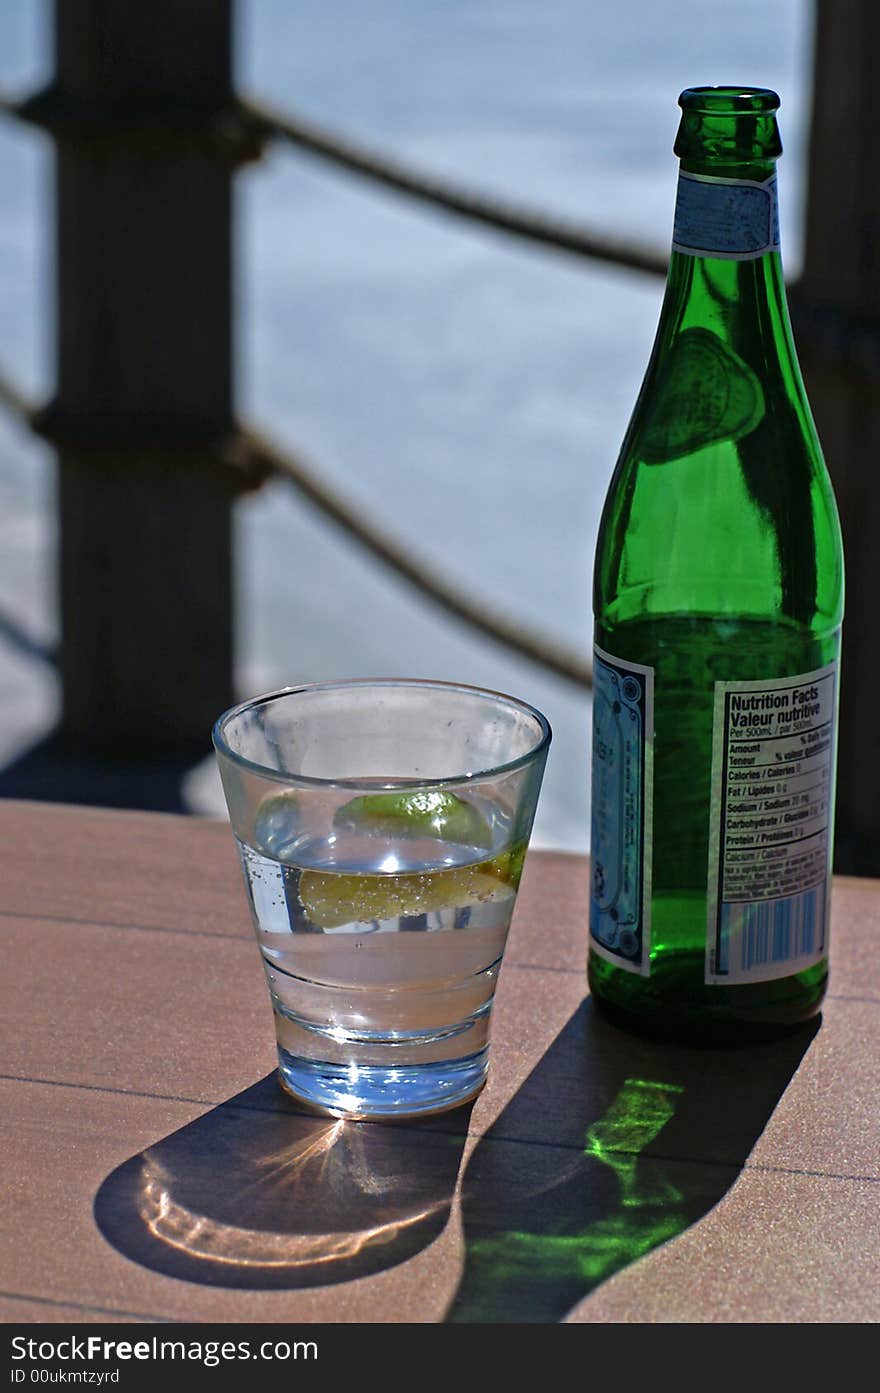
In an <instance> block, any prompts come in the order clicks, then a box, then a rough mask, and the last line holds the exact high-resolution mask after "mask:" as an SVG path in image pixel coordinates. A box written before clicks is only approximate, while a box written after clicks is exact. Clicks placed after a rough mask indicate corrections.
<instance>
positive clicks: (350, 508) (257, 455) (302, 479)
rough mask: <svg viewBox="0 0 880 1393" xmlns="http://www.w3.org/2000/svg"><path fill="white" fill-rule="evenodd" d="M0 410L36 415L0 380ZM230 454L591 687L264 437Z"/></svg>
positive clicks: (447, 605) (576, 660)
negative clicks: (273, 477) (287, 486)
mask: <svg viewBox="0 0 880 1393" xmlns="http://www.w3.org/2000/svg"><path fill="white" fill-rule="evenodd" d="M0 405H2V406H5V407H6V408H7V409H8V410H9V411H10V412H12V413H13V414H14V415H15V416H17V417H18V418H19V419H20V420H21V421H23V422H25V423H26V424H29V425H30V424H32V423H33V422H34V420H35V419H36V417H37V411H36V409H35V408H34V406H33V405H32V403H30V402H29V401H28V400H27V399H26V397H24V396H23V394H22V393H21V392H19V391H18V389H17V388H16V387H13V386H12V385H11V383H9V382H8V381H7V380H6V379H5V378H4V377H2V375H0ZM232 452H233V454H237V455H239V456H240V457H243V458H244V459H245V460H247V461H248V463H250V464H252V465H255V466H256V467H257V470H258V471H268V472H271V473H272V474H274V475H276V476H277V477H279V478H282V479H285V480H286V481H287V482H289V483H291V484H293V485H294V487H295V488H296V489H297V491H298V492H299V493H301V494H302V495H303V496H304V497H305V498H307V499H308V500H309V502H311V503H313V504H314V505H315V507H317V508H319V509H320V510H321V512H322V513H324V515H325V516H326V517H328V518H330V519H331V520H332V521H333V522H334V523H336V524H337V526H339V527H341V528H342V529H343V530H344V531H345V532H347V533H348V535H349V536H350V537H353V538H354V540H355V541H356V542H358V543H359V544H360V545H361V546H363V547H366V548H367V549H368V550H369V551H370V552H371V553H372V554H373V555H374V556H375V557H377V558H378V560H380V561H381V562H383V564H384V565H386V566H388V567H389V568H390V569H391V570H392V571H393V572H394V573H395V574H396V575H398V576H399V577H400V578H401V579H402V580H404V581H406V582H408V584H409V585H411V586H413V588H414V589H416V590H418V591H419V593H420V594H422V595H424V596H425V597H426V598H427V599H429V600H431V601H432V602H433V603H434V604H436V605H438V606H439V607H440V608H442V609H444V610H446V611H447V613H449V614H451V615H453V616H454V617H455V618H456V619H458V620H460V621H461V622H463V623H465V624H467V625H468V626H469V627H470V628H472V629H475V630H477V631H478V632H479V633H481V634H483V635H484V636H485V637H487V638H490V639H492V640H493V642H495V643H499V644H501V645H502V646H503V647H505V648H509V649H512V650H513V651H514V652H516V653H519V654H520V656H522V657H524V658H527V659H529V661H531V662H534V663H537V664H538V665H539V666H541V667H544V668H546V669H547V670H548V671H550V672H554V673H555V674H556V675H557V676H558V677H563V678H565V679H566V680H568V681H570V682H573V683H575V684H576V685H577V686H580V687H587V688H589V687H590V686H592V668H591V666H590V664H589V662H586V661H584V660H583V659H581V658H580V657H579V656H578V655H577V654H575V653H570V652H568V651H567V650H566V649H565V648H563V647H561V646H560V645H558V644H556V643H555V642H553V640H551V639H547V638H546V637H545V636H543V635H542V634H538V633H535V632H534V631H532V630H529V629H528V628H526V627H525V626H524V625H523V624H522V623H520V621H519V620H517V619H512V618H510V617H508V616H507V615H503V614H501V613H499V612H498V611H495V610H493V609H492V608H491V607H490V606H488V605H485V604H482V603H480V602H478V601H476V600H475V599H474V597H473V596H472V595H470V594H468V593H467V592H466V591H465V590H461V589H459V588H458V587H456V586H454V585H450V584H449V582H448V581H447V580H445V579H444V578H443V577H441V576H440V575H439V574H438V573H437V572H436V571H434V570H432V569H431V567H430V566H428V565H426V564H425V562H424V560H423V559H422V558H421V557H417V556H415V555H413V554H411V553H410V552H408V551H407V550H406V548H404V547H402V546H400V545H399V544H398V543H397V542H396V541H395V540H394V539H393V538H392V537H390V536H389V535H388V534H387V533H385V532H384V531H382V529H381V528H379V527H377V526H376V524H375V523H371V522H368V521H367V520H366V519H365V518H363V517H362V516H361V515H360V513H359V512H358V510H357V508H356V507H355V506H354V505H353V504H351V503H349V502H348V501H347V500H346V499H344V498H343V497H342V496H341V495H340V494H338V493H337V492H336V491H335V490H334V489H332V488H331V487H330V486H329V485H328V484H326V483H324V482H323V481H322V480H320V479H319V478H318V476H317V474H316V473H315V472H314V471H313V470H310V469H309V468H307V466H306V465H305V464H304V463H303V462H302V460H300V459H298V458H295V457H293V456H291V455H289V454H286V453H285V452H283V451H282V450H280V449H279V448H278V447H277V446H276V445H274V444H273V443H272V442H271V441H270V440H269V439H268V438H267V437H266V436H265V435H263V434H261V433H260V432H258V431H256V430H243V431H242V432H241V433H240V434H239V436H238V438H237V439H236V441H235V442H234V444H233V447H232ZM0 638H5V639H6V640H7V641H8V642H13V643H16V644H17V646H19V647H22V642H21V641H20V639H19V636H18V635H16V634H15V633H14V632H13V629H12V626H11V625H10V624H9V623H4V622H3V621H2V618H0Z"/></svg>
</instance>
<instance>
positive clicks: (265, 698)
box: [211, 677, 553, 793]
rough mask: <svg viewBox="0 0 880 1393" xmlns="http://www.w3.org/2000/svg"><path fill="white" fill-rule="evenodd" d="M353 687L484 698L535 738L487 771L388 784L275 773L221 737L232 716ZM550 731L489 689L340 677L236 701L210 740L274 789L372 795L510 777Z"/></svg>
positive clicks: (523, 705) (529, 708) (519, 704)
mask: <svg viewBox="0 0 880 1393" xmlns="http://www.w3.org/2000/svg"><path fill="white" fill-rule="evenodd" d="M357 687H376V688H382V687H385V688H389V687H397V688H401V687H410V688H417V689H419V690H422V691H428V690H431V689H434V690H437V691H444V692H463V693H466V694H467V695H469V696H477V697H488V698H491V699H493V700H494V701H495V702H496V703H502V704H504V705H506V706H510V707H513V708H514V709H515V710H517V711H519V712H520V713H523V714H525V715H528V716H531V717H532V718H533V719H534V720H535V721H536V722H537V725H538V729H539V732H540V738H539V739H538V740H537V742H536V744H535V745H534V746H533V748H532V749H530V750H526V751H525V753H524V754H521V755H517V757H516V759H511V760H506V761H504V762H503V763H502V764H495V765H491V766H490V767H489V768H486V769H482V768H481V769H476V770H472V771H471V772H470V773H461V774H448V775H444V776H443V777H442V778H433V779H408V778H401V779H395V778H389V780H388V781H387V782H384V781H383V782H379V781H377V780H376V779H375V778H369V779H367V778H363V777H362V778H338V779H337V778H333V779H330V778H317V777H315V776H314V775H312V774H285V773H283V772H282V771H281V770H280V769H270V768H269V766H268V765H265V764H259V763H258V762H257V761H256V760H252V759H248V758H247V756H246V755H242V754H239V753H238V751H237V750H233V749H231V748H230V746H229V744H228V742H227V740H226V737H225V735H224V728H225V727H226V726H227V725H228V724H229V723H230V722H231V721H233V720H234V719H235V717H236V716H241V715H243V714H244V713H245V712H246V711H252V710H254V709H255V708H257V707H259V706H267V705H269V703H270V702H274V701H279V700H281V699H283V698H285V697H291V696H297V695H299V694H301V693H304V692H309V693H311V692H322V691H323V692H330V691H334V692H335V691H344V690H346V689H354V688H357ZM552 736H553V732H552V729H551V726H550V722H549V721H548V720H547V717H546V716H545V715H544V713H543V712H542V711H539V710H538V708H537V706H533V705H532V704H531V702H528V701H524V700H523V699H522V697H515V696H511V695H510V694H509V693H508V692H499V691H495V690H494V688H492V687H478V686H476V685H473V684H469V683H467V682H445V681H442V680H440V679H439V678H438V679H435V678H428V677H354V678H342V679H340V680H338V681H332V680H331V681H327V682H301V683H299V684H297V685H296V686H288V687H277V688H275V689H273V690H272V691H269V692H262V693H260V694H259V695H258V696H253V697H248V698H247V700H246V701H240V702H237V703H236V704H235V705H234V706H230V707H228V708H227V710H225V711H223V712H221V714H220V715H219V716H218V717H217V719H216V721H215V722H214V724H213V726H212V727H211V740H212V743H213V745H214V749H215V751H216V752H217V754H218V755H222V756H223V758H224V759H227V760H229V762H230V763H231V764H233V765H235V766H236V767H237V768H239V769H244V770H247V771H248V772H249V773H251V774H256V775H258V776H259V777H260V778H261V779H267V780H270V781H271V782H272V783H278V784H287V785H290V784H302V785H306V786H307V787H310V788H344V789H356V790H358V791H360V792H372V793H375V792H377V790H379V789H398V788H428V789H435V788H449V787H452V786H455V785H458V784H467V783H473V782H474V781H476V780H478V779H488V778H494V777H497V776H500V775H503V774H509V773H512V772H514V771H515V770H517V769H521V768H524V767H525V766H526V765H527V764H531V763H532V762H533V761H534V760H535V759H536V758H537V757H538V756H539V755H541V754H542V753H546V751H547V748H548V747H549V745H550V741H551V739H552Z"/></svg>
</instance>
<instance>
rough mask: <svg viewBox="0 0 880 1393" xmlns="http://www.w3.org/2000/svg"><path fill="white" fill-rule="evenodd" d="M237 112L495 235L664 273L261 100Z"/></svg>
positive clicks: (654, 256)
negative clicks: (490, 230)
mask: <svg viewBox="0 0 880 1393" xmlns="http://www.w3.org/2000/svg"><path fill="white" fill-rule="evenodd" d="M240 111H241V114H242V116H243V118H245V119H246V120H249V121H250V122H251V123H252V127H253V130H254V134H255V135H256V136H257V137H258V138H260V139H266V138H267V137H268V138H273V137H274V138H275V139H281V140H286V141H288V142H290V143H291V144H293V145H296V146H297V147H299V149H301V150H306V151H308V152H309V153H310V154H312V155H317V156H318V157H319V158H321V159H324V160H329V161H330V162H331V163H333V164H337V165H341V166H342V167H343V168H345V169H347V170H350V171H352V172H354V173H356V174H361V175H363V176H364V177H366V178H368V179H372V180H373V181H374V182H376V183H380V184H384V185H385V186H386V187H387V188H391V189H395V190H396V191H397V192H398V193H403V194H407V195H408V196H409V197H411V198H416V199H419V200H420V201H421V202H423V203H429V204H431V205H433V206H434V207H435V208H442V209H443V210H444V211H446V212H448V213H454V214H456V215H458V216H459V217H464V218H469V219H470V220H471V221H473V222H479V223H483V224H484V225H485V226H487V227H492V228H494V229H496V230H497V231H499V232H505V233H509V234H510V235H512V236H514V237H520V238H524V239H525V240H527V241H530V242H537V243H539V244H540V245H541V246H543V247H549V248H550V249H552V250H554V251H559V252H567V253H569V254H570V255H572V256H579V257H589V258H591V259H592V260H594V261H605V262H610V263H611V264H612V265H615V266H625V267H627V268H628V269H629V270H631V271H643V272H646V273H647V274H649V275H653V276H665V275H666V268H667V259H666V257H665V256H660V255H659V254H658V253H657V252H656V251H654V250H653V249H651V248H649V247H644V246H640V245H638V244H636V243H634V242H627V241H622V240H618V239H614V238H610V237H605V236H600V235H598V234H597V233H594V232H590V231H589V230H588V229H587V228H585V227H582V226H580V225H579V224H577V223H573V222H568V221H566V220H564V219H560V218H550V217H547V216H545V215H543V214H541V213H538V212H534V211H532V210H531V209H528V208H523V207H518V206H515V205H514V204H511V203H507V202H501V201H499V200H496V199H492V198H486V197H485V196H484V195H482V194H479V193H476V192H473V191H471V190H465V189H462V188H460V187H458V186H454V185H451V184H447V183H445V182H443V181H442V180H440V179H437V178H434V177H433V176H431V175H427V174H423V173H421V172H420V171H417V170H414V169H412V168H411V167H410V166H409V165H406V164H403V163H400V162H398V161H397V160H393V159H391V158H389V157H388V156H385V155H379V154H376V153H375V152H373V151H370V150H367V149H365V148H364V147H363V146H361V145H358V144H355V143H354V142H352V141H350V140H347V139H346V138H344V137H342V136H339V135H336V134H335V133H333V132H330V131H328V130H327V129H325V128H324V127H322V126H318V125H315V124H314V123H312V122H310V121H305V120H303V119H302V118H301V117H293V116H289V115H285V114H283V113H281V112H277V111H274V110H272V109H271V108H270V107H268V106H267V105H266V104H265V103H263V102H256V101H253V100H242V101H241V103H240Z"/></svg>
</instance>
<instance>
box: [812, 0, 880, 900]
mask: <svg viewBox="0 0 880 1393" xmlns="http://www.w3.org/2000/svg"><path fill="white" fill-rule="evenodd" d="M844 8H845V18H844V16H843V15H842V14H841V7H840V6H839V5H834V4H833V3H832V0H817V6H816V33H815V42H814V52H815V59H814V78H813V111H812V129H811V134H810V152H809V169H808V175H809V178H808V198H807V216H806V243H805V255H804V267H803V274H802V276H801V278H800V280H799V282H798V284H797V286H796V287H795V290H794V292H793V294H792V311H793V318H794V323H795V329H796V331H797V333H798V349H799V354H800V357H801V361H802V364H803V369H804V377H805V380H806V383H807V390H808V393H809V397H810V402H811V405H812V407H813V412H814V415H815V417H816V424H817V427H818V430H819V434H820V436H821V439H822V444H823V447H824V450H825V454H826V457H827V460H828V466H829V469H830V471H831V475H832V478H833V481H834V487H835V492H836V494H837V499H838V505H839V508H840V515H841V526H842V529H843V538H844V550H845V555H846V570H847V597H846V615H845V618H844V625H843V657H842V662H841V710H840V744H839V756H838V780H837V869H838V870H840V871H843V872H850V873H852V874H856V875H877V874H880V796H878V791H877V790H878V785H880V733H878V725H877V710H876V707H877V701H876V693H877V692H878V691H880V645H878V644H877V640H876V630H877V614H876V610H877V601H876V595H877V584H876V579H875V577H876V558H877V538H878V536H880V475H878V473H877V466H876V459H877V455H878V452H880V396H878V380H880V257H878V254H877V249H878V247H880V182H878V179H877V150H878V148H880V111H878V108H877V103H876V91H875V89H876V71H875V68H876V53H877V48H878V45H880V7H878V6H877V5H876V4H875V3H874V0H850V3H848V4H847V5H846V6H845V7H844Z"/></svg>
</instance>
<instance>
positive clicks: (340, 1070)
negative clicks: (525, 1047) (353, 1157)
mask: <svg viewBox="0 0 880 1393" xmlns="http://www.w3.org/2000/svg"><path fill="white" fill-rule="evenodd" d="M488 1069H489V1051H488V1049H484V1050H480V1051H479V1052H478V1053H477V1054H472V1055H467V1056H466V1057H465V1058H464V1059H444V1060H441V1061H440V1062H439V1063H436V1064H399V1065H396V1066H394V1067H390V1066H384V1065H376V1064H339V1063H334V1062H330V1061H327V1060H316V1059H303V1058H299V1057H297V1056H296V1055H292V1054H289V1053H288V1051H287V1050H284V1049H279V1050H278V1080H279V1083H280V1084H281V1087H282V1088H283V1089H284V1090H285V1092H286V1093H289V1094H290V1095H291V1096H292V1097H293V1098H295V1099H296V1101H297V1102H299V1103H305V1104H307V1105H308V1106H309V1107H310V1108H314V1109H316V1110H317V1111H318V1112H321V1113H324V1114H325V1115H328V1116H330V1117H347V1118H351V1119H352V1120H361V1121H376V1122H379V1121H389V1120H392V1119H394V1118H407V1117H424V1116H427V1115H429V1114H431V1113H437V1112H446V1111H447V1110H448V1109H449V1108H457V1107H460V1106H461V1104H463V1103H467V1102H470V1100H471V1099H472V1098H475V1097H476V1095H477V1094H478V1093H479V1092H480V1090H481V1089H482V1088H483V1086H484V1084H485V1082H486V1076H487V1074H488Z"/></svg>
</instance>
